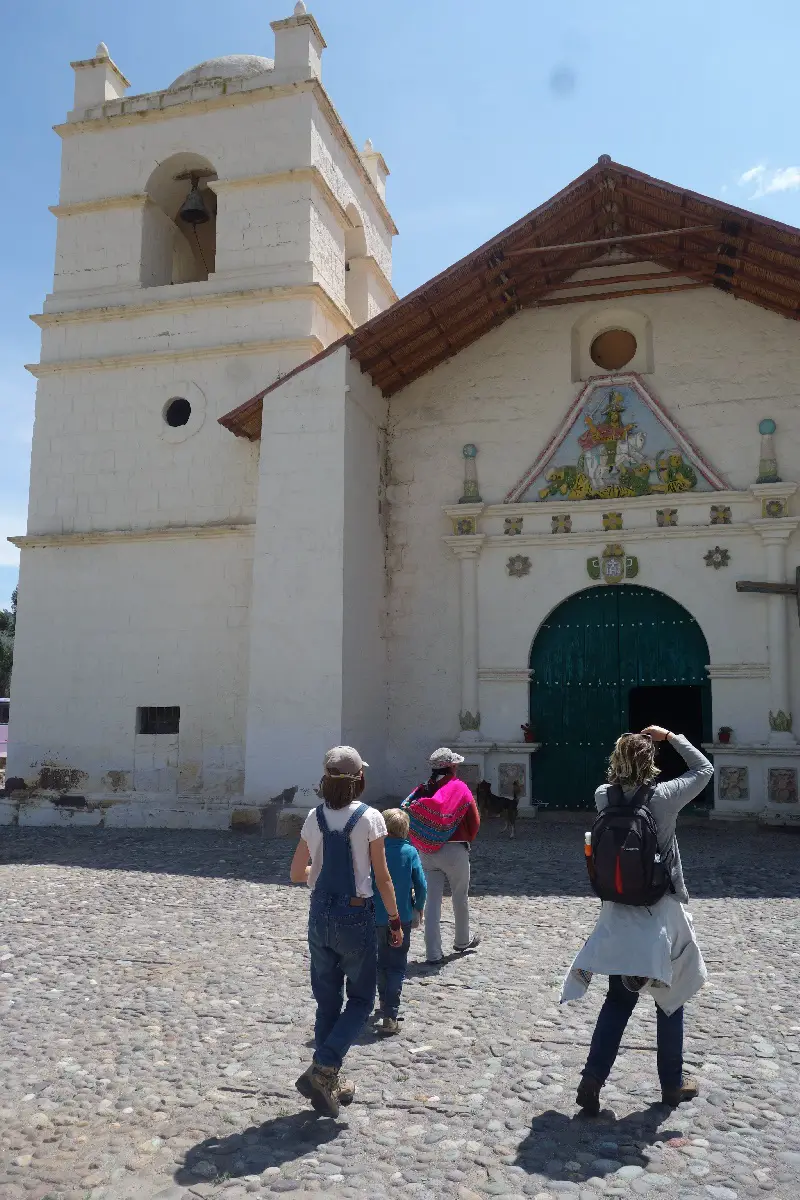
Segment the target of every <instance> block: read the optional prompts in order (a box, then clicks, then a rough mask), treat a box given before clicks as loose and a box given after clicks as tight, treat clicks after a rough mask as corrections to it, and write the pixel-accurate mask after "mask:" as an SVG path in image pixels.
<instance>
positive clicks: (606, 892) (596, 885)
mask: <svg viewBox="0 0 800 1200" xmlns="http://www.w3.org/2000/svg"><path fill="white" fill-rule="evenodd" d="M653 791H654V789H653V788H651V787H646V786H644V785H642V786H641V787H639V788H637V790H636V792H635V793H634V795H633V796H632V797H631V798H630V799H629V800H627V799H626V798H625V793H624V792H623V790H622V788H621V787H620V786H619V784H616V783H615V784H612V785H611V786H610V787H609V789H608V792H607V793H606V800H607V805H606V807H605V808H604V809H603V810H602V812H601V813H600V814H599V816H598V818H597V820H596V821H595V823H594V825H593V826H592V832H591V854H589V853H588V852H587V855H586V866H587V868H588V871H589V882H590V883H591V885H592V889H593V891H594V892H595V894H596V895H597V896H599V897H600V899H601V900H610V901H612V902H613V903H614V904H630V905H633V906H636V907H641V908H644V907H647V906H649V905H651V904H655V903H656V902H657V901H658V900H660V899H661V897H662V896H664V895H666V893H667V892H668V891H670V890H671V888H672V881H671V878H670V872H669V861H668V856H666V855H662V854H661V851H660V849H659V845H658V826H657V824H656V819H655V817H654V816H653V814H652V812H651V811H650V807H649V805H650V800H651V798H652V795H653ZM587 851H588V845H587Z"/></svg>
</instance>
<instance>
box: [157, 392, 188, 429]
mask: <svg viewBox="0 0 800 1200" xmlns="http://www.w3.org/2000/svg"><path fill="white" fill-rule="evenodd" d="M191 415H192V406H191V404H190V403H189V401H188V400H185V399H184V398H183V396H174V397H173V398H172V400H168V401H167V404H166V407H165V409H164V420H165V421H166V422H167V424H168V425H169V426H170V428H171V429H179V428H180V427H181V425H187V424H188V422H189V417H190V416H191Z"/></svg>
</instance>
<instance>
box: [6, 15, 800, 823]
mask: <svg viewBox="0 0 800 1200" xmlns="http://www.w3.org/2000/svg"><path fill="white" fill-rule="evenodd" d="M273 30H274V33H275V57H274V60H268V59H263V58H257V57H255V56H244V55H243V56H231V57H229V58H226V59H218V60H213V61H212V62H209V63H205V64H202V65H201V66H200V67H196V68H194V69H193V70H191V71H188V72H187V73H186V74H185V75H183V76H180V77H179V78H178V79H177V80H176V81H175V83H174V84H172V85H171V87H170V88H168V89H167V90H165V91H163V92H156V93H149V94H147V95H141V96H133V97H128V98H126V91H127V88H128V86H129V85H128V84H127V81H126V80H125V79H124V77H123V75H122V74H121V72H120V71H119V69H118V68H117V67H116V66H115V64H114V63H113V62H112V60H111V59H110V57H109V56H108V52H107V50H106V49H105V47H104V46H102V45H101V46H100V47H98V52H97V55H96V57H95V58H93V59H89V60H86V61H82V62H78V63H74V64H73V67H74V69H75V73H76V93H75V106H74V109H73V111H72V112H71V113H70V114H69V116H68V118H67V121H66V122H65V123H64V124H63V125H61V126H59V127H58V132H59V134H60V136H61V137H62V140H63V167H62V184H61V194H60V197H59V203H58V205H57V206H56V207H55V208H54V209H53V212H54V214H55V216H56V218H57V220H58V240H57V250H56V270H55V278H54V284H53V291H52V293H51V294H50V295H49V296H48V297H47V299H46V301H45V304H44V309H43V312H42V313H41V314H40V315H38V316H36V317H35V318H34V319H35V320H36V321H37V323H38V324H39V325H40V326H41V328H42V354H41V360H40V362H39V363H38V364H37V365H36V366H33V367H31V370H32V371H33V373H34V374H35V375H36V376H37V379H38V390H37V405H36V423H35V430H34V441H33V454H32V465H31V490H30V506H29V517H28V529H27V532H26V533H25V534H24V535H21V536H20V537H18V538H15V539H13V540H14V541H15V543H16V544H17V545H18V546H19V547H20V550H21V567H20V585H19V614H18V620H17V637H16V652H15V668H14V676H13V681H12V705H11V725H10V735H9V757H8V770H7V775H8V778H9V780H12V781H13V789H12V791H11V793H10V794H8V795H6V796H5V797H3V798H0V821H3V822H5V823H9V822H18V823H19V824H61V823H64V824H86V825H106V826H114V825H116V826H119V825H154V826H170V825H173V826H180V825H191V826H196V827H209V828H227V827H229V826H231V825H234V826H235V825H255V824H256V823H258V822H260V821H261V820H262V819H263V817H264V814H266V813H268V812H274V811H275V809H276V807H277V806H281V808H283V807H287V806H288V807H290V808H291V809H296V808H298V807H299V808H307V807H308V806H310V805H311V804H313V803H314V802H315V800H316V797H315V793H314V788H315V785H316V784H317V782H318V779H319V775H320V770H321V762H322V756H323V754H324V751H325V749H326V748H327V747H328V746H330V745H332V744H335V743H338V742H346V743H352V744H354V745H356V746H358V748H359V749H360V750H361V752H362V753H363V755H364V757H365V758H366V760H367V761H368V762H369V763H370V769H369V782H370V791H369V793H368V795H369V798H371V799H372V800H373V801H379V800H381V799H382V798H384V797H387V796H398V795H401V794H405V793H406V792H407V791H408V790H410V786H411V785H413V783H414V782H416V781H418V779H419V777H420V776H421V774H422V773H423V772H424V768H425V760H426V758H427V755H428V753H430V750H431V749H432V748H433V747H434V746H436V745H440V744H447V743H458V745H459V746H460V747H461V749H462V752H463V753H464V755H465V757H466V760H467V761H466V765H465V776H466V777H467V778H468V779H469V780H470V781H471V782H473V783H476V782H477V781H478V780H480V779H481V778H485V779H488V780H489V782H490V783H491V784H492V787H493V789H494V790H495V791H499V792H501V793H506V794H510V793H511V789H512V787H513V785H514V784H515V783H516V784H517V785H518V787H519V788H520V789H521V794H522V809H523V810H524V811H526V812H528V813H533V812H534V811H536V809H537V808H545V809H548V810H558V809H578V808H589V807H590V806H591V805H592V796H593V791H594V787H595V786H596V784H597V783H598V782H600V779H601V776H602V770H603V760H604V756H605V755H607V753H608V750H609V748H610V745H611V743H612V742H613V739H614V738H615V737H616V736H618V734H619V733H621V732H623V731H625V730H627V729H634V728H640V727H641V726H642V725H644V724H647V723H650V722H653V721H656V722H659V723H663V724H667V725H670V726H671V727H673V728H676V729H678V730H680V731H681V732H685V733H686V734H687V735H688V736H689V737H691V738H692V739H693V740H695V741H697V742H701V743H702V744H703V745H705V746H706V747H707V748H708V749H709V752H710V753H711V754H712V755H713V758H714V762H715V766H716V768H717V770H716V774H715V780H714V785H713V794H709V795H708V796H705V797H704V798H703V804H704V806H705V807H706V808H709V809H710V815H711V817H712V818H714V819H734V820H735V819H744V818H748V819H759V820H762V821H766V822H774V823H783V824H786V823H790V822H794V821H798V820H800V797H799V796H798V771H800V744H798V741H797V736H796V730H795V727H794V725H795V723H794V721H793V716H792V714H793V712H798V711H800V710H799V709H798V703H799V702H800V698H798V695H797V689H798V681H797V665H798V663H800V622H798V611H799V610H798V597H797V581H798V564H800V542H799V541H798V536H797V527H798V524H800V507H798V504H799V503H800V500H799V498H798V496H797V494H796V493H797V482H796V481H797V479H798V477H799V475H800V404H798V388H799V385H798V379H799V378H800V348H799V346H798V327H797V323H796V322H797V318H798V312H800V231H798V230H796V229H792V228H789V227H787V226H783V225H780V224H778V223H776V222H772V221H769V220H766V219H765V218H762V217H759V216H757V215H755V214H752V213H748V212H744V211H742V210H738V209H735V208H732V207H731V206H729V205H726V204H722V203H720V202H718V201H716V200H712V199H708V198H706V197H702V196H698V195H696V194H694V193H692V192H688V191H686V190H685V189H682V188H680V187H677V186H674V185H672V184H668V183H664V182H661V181H658V180H655V179H652V178H650V177H649V176H646V175H643V174H642V173H640V172H638V171H636V170H634V169H632V168H629V167H625V166H622V165H620V164H618V163H615V162H613V161H611V159H609V158H608V157H607V156H602V157H601V158H600V160H599V161H598V162H597V164H595V165H594V166H592V167H591V168H590V169H589V170H588V171H586V172H585V173H584V174H583V175H582V176H580V177H579V178H578V179H576V180H575V181H573V182H572V183H571V184H569V185H568V186H567V187H565V188H564V190H563V191H562V192H560V193H559V194H558V195H557V196H555V197H553V198H552V199H551V200H549V201H547V202H546V203H545V204H543V205H542V206H541V207H540V208H538V209H536V210H534V211H533V212H531V213H529V214H528V215H527V216H525V217H523V218H522V219H521V220H520V221H519V222H517V223H516V224H515V225H513V226H511V227H510V228H509V229H507V230H504V231H502V232H501V233H499V234H498V235H497V236H496V237H494V238H492V239H491V241H489V242H487V243H486V244H485V245H484V246H482V247H479V248H478V249H477V250H475V251H474V252H473V253H471V254H469V255H468V256H467V257H466V258H464V259H463V260H461V261H460V262H459V263H456V264H455V265H454V266H453V267H451V268H449V269H448V270H446V271H444V272H443V273H442V274H441V275H439V276H437V277H436V278H434V279H432V280H431V281H430V282H429V283H427V284H425V285H423V286H422V287H421V288H419V289H417V291H415V292H414V293H412V294H411V295H410V296H407V297H405V298H404V299H402V300H397V298H396V296H395V293H394V291H393V289H392V285H391V245H392V237H393V235H394V234H395V233H396V229H395V226H394V223H393V221H392V218H391V216H390V213H389V211H388V209H387V206H386V193H385V183H386V176H387V174H388V172H387V168H386V164H385V163H384V161H383V158H382V156H381V155H380V154H379V153H378V152H377V151H376V150H375V149H374V148H373V147H372V145H371V144H370V143H368V144H367V146H366V147H365V148H364V150H362V151H360V152H359V151H358V150H357V149H356V147H355V145H354V144H353V142H352V140H351V139H350V137H349V135H348V133H347V131H346V129H345V128H344V126H343V125H342V123H341V121H340V119H339V117H338V115H337V113H336V111H335V109H334V107H333V105H332V103H331V101H330V100H329V98H328V96H327V94H326V92H325V90H324V88H323V85H322V82H321V67H320V63H321V56H322V51H323V49H324V45H325V43H324V40H323V37H322V34H321V32H320V30H319V28H318V26H317V24H316V22H315V21H314V18H313V17H312V16H311V15H310V14H308V13H307V12H306V11H305V8H304V6H303V5H302V3H301V4H298V6H297V8H296V10H295V13H294V15H293V16H292V17H289V18H287V19H285V20H280V21H276V22H275V23H274V24H273ZM663 765H664V769H665V771H671V770H674V769H676V765H675V764H674V763H672V762H670V761H669V760H668V759H665V761H664V764H663ZM23 784H24V786H23Z"/></svg>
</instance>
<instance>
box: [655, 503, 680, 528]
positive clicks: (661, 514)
mask: <svg viewBox="0 0 800 1200" xmlns="http://www.w3.org/2000/svg"><path fill="white" fill-rule="evenodd" d="M677 524H678V510H677V508H657V509H656V525H658V527H659V529H664V528H665V526H668V525H677Z"/></svg>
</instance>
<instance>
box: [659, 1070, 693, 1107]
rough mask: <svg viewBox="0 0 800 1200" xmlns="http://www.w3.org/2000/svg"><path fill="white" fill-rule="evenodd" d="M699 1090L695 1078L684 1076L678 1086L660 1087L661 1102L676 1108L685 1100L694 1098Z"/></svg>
mask: <svg viewBox="0 0 800 1200" xmlns="http://www.w3.org/2000/svg"><path fill="white" fill-rule="evenodd" d="M699 1090H700V1089H699V1088H698V1086H697V1081H696V1080H695V1079H689V1078H688V1077H685V1078H684V1080H683V1083H682V1084H681V1086H680V1087H676V1088H662V1089H661V1103H662V1104H668V1105H669V1107H670V1108H677V1107H678V1105H679V1104H685V1103H686V1101H687V1100H695V1099H696V1098H697V1094H698V1092H699Z"/></svg>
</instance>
